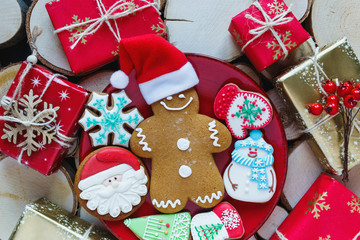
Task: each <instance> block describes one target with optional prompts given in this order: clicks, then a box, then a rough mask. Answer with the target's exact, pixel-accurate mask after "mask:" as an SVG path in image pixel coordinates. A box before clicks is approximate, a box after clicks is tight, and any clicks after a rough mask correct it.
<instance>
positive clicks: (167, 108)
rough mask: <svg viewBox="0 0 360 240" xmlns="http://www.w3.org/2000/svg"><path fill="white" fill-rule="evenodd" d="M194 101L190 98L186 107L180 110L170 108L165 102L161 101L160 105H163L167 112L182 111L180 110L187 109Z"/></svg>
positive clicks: (179, 108)
mask: <svg viewBox="0 0 360 240" xmlns="http://www.w3.org/2000/svg"><path fill="white" fill-rule="evenodd" d="M192 100H193V98H192V97H190V99H189V101H188V102H187V103H186V104H185V105H184V106H182V107H178V108H172V107H168V106H167V105H166V103H165V102H164V101H161V102H160V104H161V105H163V106H164V108H165V109H166V110H169V111H180V110H183V109H185V108H186V107H187V106H189V105H190V103H191V102H192Z"/></svg>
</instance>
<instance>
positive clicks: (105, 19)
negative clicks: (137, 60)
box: [54, 0, 160, 49]
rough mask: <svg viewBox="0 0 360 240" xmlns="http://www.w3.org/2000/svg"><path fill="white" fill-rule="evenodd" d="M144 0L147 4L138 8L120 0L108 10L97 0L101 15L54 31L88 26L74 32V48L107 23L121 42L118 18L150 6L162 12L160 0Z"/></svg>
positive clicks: (58, 31) (72, 46)
mask: <svg viewBox="0 0 360 240" xmlns="http://www.w3.org/2000/svg"><path fill="white" fill-rule="evenodd" d="M140 1H142V2H145V3H146V4H145V5H143V6H141V7H138V8H136V6H135V4H134V3H133V2H125V1H124V0H119V1H117V2H115V3H114V4H113V5H112V6H111V7H110V8H109V9H107V10H106V8H105V6H104V4H103V2H102V0H96V4H97V8H98V10H99V13H100V17H98V18H94V19H90V20H87V21H84V22H81V23H75V24H71V25H67V26H64V27H62V28H59V29H57V30H55V31H54V33H60V32H63V31H70V30H72V29H73V28H76V27H80V26H86V25H88V26H87V27H86V29H85V30H84V31H83V32H81V33H77V34H74V37H75V38H76V39H77V40H76V41H75V42H74V44H73V45H71V47H70V48H71V49H74V48H75V47H76V46H77V45H78V43H79V42H80V41H81V40H82V39H83V38H84V37H86V36H88V35H91V34H94V33H95V32H97V31H98V30H99V28H100V27H101V26H102V25H103V24H104V23H106V25H107V26H108V28H109V29H110V31H111V33H112V34H113V35H114V37H115V38H116V40H117V41H118V42H120V40H121V36H120V30H119V27H118V25H117V22H116V20H117V19H119V18H122V17H125V16H128V15H130V14H133V13H136V12H138V11H141V10H143V9H145V8H148V7H153V8H154V9H155V10H156V11H157V12H158V13H159V14H160V11H159V9H160V3H159V0H154V1H153V2H149V1H147V0H140ZM122 9H126V10H125V11H122V12H119V10H122ZM110 20H113V24H114V26H115V29H114V27H113V26H112V24H111V22H110ZM89 24H90V25H89Z"/></svg>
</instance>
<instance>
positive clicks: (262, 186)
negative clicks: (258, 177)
mask: <svg viewBox="0 0 360 240" xmlns="http://www.w3.org/2000/svg"><path fill="white" fill-rule="evenodd" d="M267 188H268V186H267V185H266V183H260V189H267Z"/></svg>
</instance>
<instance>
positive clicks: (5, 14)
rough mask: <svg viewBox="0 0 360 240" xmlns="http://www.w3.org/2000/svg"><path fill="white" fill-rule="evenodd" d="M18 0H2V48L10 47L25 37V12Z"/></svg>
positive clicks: (0, 33)
mask: <svg viewBox="0 0 360 240" xmlns="http://www.w3.org/2000/svg"><path fill="white" fill-rule="evenodd" d="M21 7H25V5H24V4H22V6H20V4H19V2H18V1H17V0H1V7H0V22H1V28H0V48H5V47H10V46H12V45H15V44H16V43H18V42H19V41H20V40H21V39H23V37H25V31H24V28H23V26H24V23H25V13H24V11H25V10H23V9H22V8H21Z"/></svg>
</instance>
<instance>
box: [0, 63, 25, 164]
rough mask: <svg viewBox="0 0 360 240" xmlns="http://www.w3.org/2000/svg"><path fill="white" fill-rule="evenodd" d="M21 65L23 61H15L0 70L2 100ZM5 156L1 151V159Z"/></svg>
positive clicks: (0, 94) (0, 96) (0, 97)
mask: <svg viewBox="0 0 360 240" xmlns="http://www.w3.org/2000/svg"><path fill="white" fill-rule="evenodd" d="M20 67H21V63H14V64H11V65H9V66H7V67H5V68H3V69H1V70H0V100H1V99H2V97H3V96H5V95H6V93H7V92H8V90H9V88H10V85H11V83H12V82H13V80H14V78H15V76H16V74H17V73H18V71H19V69H20ZM5 157H6V155H5V154H3V153H1V152H0V160H1V159H3V158H5Z"/></svg>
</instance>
